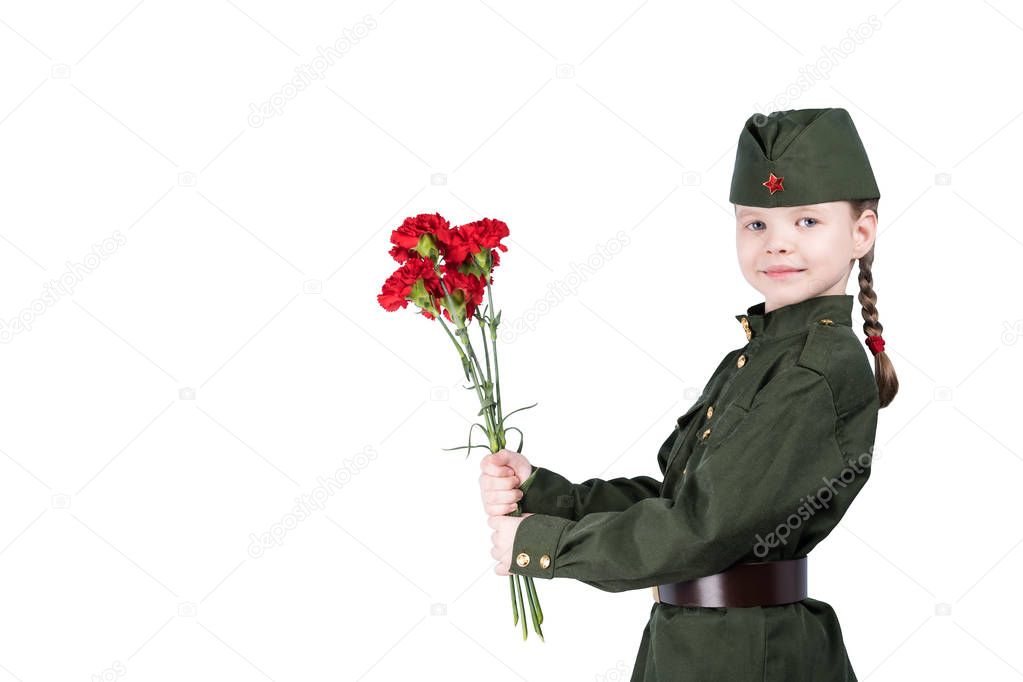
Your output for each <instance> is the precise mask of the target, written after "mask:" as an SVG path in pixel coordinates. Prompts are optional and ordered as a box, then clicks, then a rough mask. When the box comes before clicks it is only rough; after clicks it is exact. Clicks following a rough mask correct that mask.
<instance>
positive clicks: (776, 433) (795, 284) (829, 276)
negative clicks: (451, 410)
mask: <svg viewBox="0 0 1023 682" xmlns="http://www.w3.org/2000/svg"><path fill="white" fill-rule="evenodd" d="M879 198H880V193H879V192H878V189H877V185H876V183H875V180H874V176H873V172H872V170H871V167H870V163H869V161H868V159H867V155H866V152H865V151H864V149H863V145H862V143H861V142H860V138H859V135H858V133H857V131H856V128H855V126H854V125H853V122H852V120H851V118H850V117H849V114H848V112H847V111H845V110H844V109H840V108H830V109H803V110H789V111H776V112H773V113H772V114H770V115H767V116H764V115H760V114H756V115H754V116H751V117H750V118H749V120H747V122H746V124H745V127H744V128H743V130H742V133H741V135H740V137H739V143H738V148H737V151H736V158H735V168H734V171H733V175H732V184H731V191H730V196H729V200H730V201H731V203H732V204H733V205H734V207H735V217H736V223H735V225H736V248H737V252H738V261H739V265H740V268H741V270H742V274H743V276H744V277H745V278H746V280H747V281H748V282H749V283H750V284H751V285H752V286H753V287H754V288H755V289H756V290H757V291H758V292H760V294H762V295H763V298H764V300H763V301H761V302H759V303H757V304H755V305H753V306H750V307H749V308H747V310H746V312H745V313H744V314H739V315H736V316H735V318H736V320H737V321H738V322H739V323H740V324H741V326H742V329H743V331H744V332H745V336H746V345H745V346H742V347H741V348H738V349H736V350H733V351H731V352H729V353H728V354H727V355H725V357H724V359H722V360H721V362H720V364H719V365H718V367H717V369H716V370H715V371H714V373H713V375H712V376H711V377H710V380H709V381H708V382H707V385H706V386H705V387H704V389H703V393H702V394H701V395H700V397H699V398H698V399H697V401H696V403H695V404H694V405H693V406H692V407H690V408H689V410H688V411H687V412H686V413H685V414H683V415H682V416H681V417H679V418H678V420H677V424H676V426H675V428H674V430H673V431H672V433H671V435H669V436H668V438H667V439H666V440H665V441H664V443H663V444H662V445H661V447H660V450H659V451H658V454H657V462H658V465H659V467H660V471H661V474H662V477H663V478H662V480H658V479H655V478H652V477H649V476H638V477H636V478H616V479H612V480H607V481H605V480H600V479H590V480H588V481H585V482H584V483H579V484H573V483H571V482H569V481H568V480H567V479H565V478H564V477H562V476H560V475H558V474H557V473H555V472H553V471H551V470H549V469H545V468H543V467H536V466H533V465H531V464H530V463H529V462H528V461H527V460H526V458H525V457H523V456H522V455H521V454H518V453H515V452H511V451H509V450H501V451H499V452H497V453H493V454H491V455H488V456H487V457H486V458H484V460H483V462H482V464H481V468H482V470H483V474H482V475H481V477H480V481H481V488H482V494H483V500H484V504H485V507H486V510H487V512H488V514H490V515H491V516H490V518H489V521H488V523H489V525H490V526H491V527H492V528H494V530H495V532H494V534H493V543H494V547H493V550H492V555H493V557H494V558H495V559H497V560H498V562H499V563H498V565H497V567H496V569H495V570H496V572H497V573H498V574H499V575H507V574H508V572H509V571H510V572H513V573H517V574H520V575H524V576H532V577H534V578H553V577H564V578H574V579H576V580H580V581H582V582H584V583H587V584H589V585H592V586H594V587H597V588H599V589H602V590H605V591H609V592H620V591H623V590H632V589H639V588H653V589H652V591H653V596H654V603H653V605H652V606H651V610H650V615H649V620H648V622H647V624H646V627H645V628H644V630H643V635H642V638H641V641H640V646H639V652H638V653H637V656H636V661H635V665H634V668H633V673H632V680H633V682H635V681H637V680H661V681H664V680H698V681H700V682H707V681H711V680H727V681H728V682H742V681H747V680H748V681H749V682H753V681H754V680H756V681H758V682H760V681H764V680H776V681H778V682H781V681H785V682H811V681H812V682H822V681H823V682H828V681H832V680H834V681H845V682H851V681H854V680H856V675H855V673H854V672H853V668H852V665H851V664H850V662H849V657H848V655H847V653H846V649H845V644H844V642H843V639H842V631H841V628H840V626H839V622H838V619H837V617H836V615H835V612H834V610H833V609H832V608H831V606H830V605H829V604H827V603H826V602H823V601H818V600H817V599H813V598H811V597H809V596H807V594H806V578H807V565H808V562H807V554H808V553H809V552H810V550H811V549H813V548H814V547H815V546H816V545H817V543H819V542H820V541H821V540H823V539H824V538H825V537H826V536H827V535H828V534H829V533H830V532H831V531H832V529H834V527H835V526H836V525H837V524H838V522H839V521H840V519H841V518H842V516H843V515H844V514H845V512H846V510H847V509H848V508H849V505H850V504H851V503H852V501H853V499H854V498H855V497H856V495H857V493H858V492H859V491H860V489H861V488H862V487H863V485H864V484H865V483H866V481H867V478H868V477H869V475H870V459H871V451H872V449H873V444H874V435H875V430H876V426H877V413H878V410H879V408H881V407H885V406H886V405H888V404H889V403H890V402H891V401H892V399H893V398H894V397H895V393H896V391H897V390H898V382H897V379H896V376H895V372H894V370H893V369H892V365H891V362H890V360H889V359H888V356H887V355H886V354H885V353H884V341H883V339H882V338H881V331H882V326H881V323H880V322H879V321H878V313H877V308H876V307H875V303H876V301H877V296H876V294H875V293H874V290H873V278H872V275H871V264H872V262H873V259H874V240H875V237H876V233H877V203H878V199H879ZM857 260H858V261H859V295H858V299H859V303H860V306H861V312H862V315H863V320H864V322H863V332H864V334H865V335H866V341H865V342H866V345H867V347H868V348H869V350H870V352H871V353H872V354H873V356H874V370H873V376H871V369H870V364H869V362H868V360H867V357H866V354H865V353H864V349H863V348H862V347H861V346H860V345H859V343H860V342H859V341H858V340H857V337H856V334H855V332H854V331H853V329H852V314H851V311H852V304H853V297H852V296H851V295H847V294H846V293H845V287H846V281H847V280H848V277H849V274H850V272H851V268H852V265H853V263H854V262H855V261H857ZM520 481H521V485H520V484H519V482H520ZM516 502H517V503H518V505H516ZM519 507H521V511H522V512H524V513H522V515H520V516H519V515H516V516H508V515H506V514H509V513H510V512H514V511H516V510H518V509H519Z"/></svg>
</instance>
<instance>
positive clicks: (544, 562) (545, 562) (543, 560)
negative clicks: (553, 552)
mask: <svg viewBox="0 0 1023 682" xmlns="http://www.w3.org/2000/svg"><path fill="white" fill-rule="evenodd" d="M550 565H551V557H550V556H549V555H547V554H544V555H543V556H542V557H540V568H547V567H548V566H550Z"/></svg>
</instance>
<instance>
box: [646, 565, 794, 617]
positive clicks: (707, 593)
mask: <svg viewBox="0 0 1023 682" xmlns="http://www.w3.org/2000/svg"><path fill="white" fill-rule="evenodd" d="M653 592H654V601H657V602H661V603H664V604H673V605H675V606H773V605H776V604H790V603H792V602H796V601H800V600H801V599H806V557H805V556H804V557H801V558H799V559H786V560H782V561H758V562H755V563H745V564H736V565H734V566H732V567H731V568H729V569H728V570H725V571H722V572H721V573H715V574H714V575H705V576H703V577H700V578H694V579H693V580H686V581H684V582H680V583H666V584H664V585H654V586H653Z"/></svg>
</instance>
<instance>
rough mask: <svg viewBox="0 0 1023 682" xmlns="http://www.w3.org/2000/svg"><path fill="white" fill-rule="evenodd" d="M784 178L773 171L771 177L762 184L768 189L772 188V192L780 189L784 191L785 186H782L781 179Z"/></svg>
mask: <svg viewBox="0 0 1023 682" xmlns="http://www.w3.org/2000/svg"><path fill="white" fill-rule="evenodd" d="M784 179H785V178H783V177H782V178H779V177H777V176H776V175H775V174H774V173H771V177H769V178H768V179H767V181H766V182H762V183H760V184H761V185H763V186H764V187H766V188H767V189H769V190H771V194H774V193H775V192H777V191H778V190H781V191H783V192H784V191H785V188H784V187H782V186H781V181H782V180H784Z"/></svg>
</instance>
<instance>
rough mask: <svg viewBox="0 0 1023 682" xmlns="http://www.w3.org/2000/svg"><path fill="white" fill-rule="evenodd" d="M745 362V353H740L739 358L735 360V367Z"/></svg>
mask: <svg viewBox="0 0 1023 682" xmlns="http://www.w3.org/2000/svg"><path fill="white" fill-rule="evenodd" d="M745 364H746V356H745V355H740V356H739V359H738V360H736V361H735V366H736V367H742V366H743V365H745Z"/></svg>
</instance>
